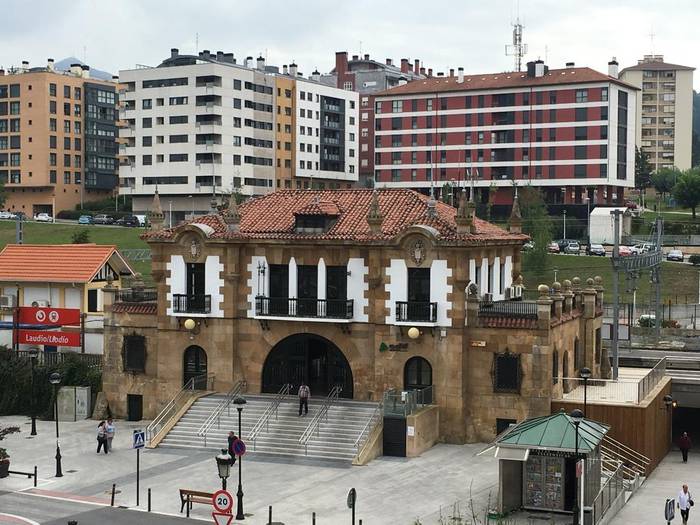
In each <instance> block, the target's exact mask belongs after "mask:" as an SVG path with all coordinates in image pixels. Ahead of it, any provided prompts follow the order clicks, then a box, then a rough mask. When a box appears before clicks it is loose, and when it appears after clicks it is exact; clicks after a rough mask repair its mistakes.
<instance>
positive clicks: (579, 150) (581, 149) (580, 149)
mask: <svg viewBox="0 0 700 525" xmlns="http://www.w3.org/2000/svg"><path fill="white" fill-rule="evenodd" d="M586 150H587V147H586V146H574V158H575V159H576V160H583V159H585V158H586V153H587V152H586Z"/></svg>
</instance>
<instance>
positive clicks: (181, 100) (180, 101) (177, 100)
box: [168, 97, 187, 106]
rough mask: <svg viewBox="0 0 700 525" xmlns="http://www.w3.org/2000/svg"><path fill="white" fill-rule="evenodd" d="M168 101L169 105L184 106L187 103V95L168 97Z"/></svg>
mask: <svg viewBox="0 0 700 525" xmlns="http://www.w3.org/2000/svg"><path fill="white" fill-rule="evenodd" d="M168 102H169V104H170V105H171V106H184V105H185V104H187V97H170V100H169V101H168Z"/></svg>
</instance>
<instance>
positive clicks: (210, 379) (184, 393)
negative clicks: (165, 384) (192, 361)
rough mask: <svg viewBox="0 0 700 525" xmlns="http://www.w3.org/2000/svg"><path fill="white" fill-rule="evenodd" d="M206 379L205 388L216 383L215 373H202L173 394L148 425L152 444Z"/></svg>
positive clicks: (147, 433) (148, 437) (149, 439)
mask: <svg viewBox="0 0 700 525" xmlns="http://www.w3.org/2000/svg"><path fill="white" fill-rule="evenodd" d="M202 379H204V382H205V389H209V385H210V384H212V385H213V384H214V374H202V375H198V376H194V377H192V378H190V380H189V381H187V383H185V386H183V387H182V388H181V389H180V391H179V392H178V393H177V394H175V395H174V396H173V398H172V399H171V400H170V401H168V403H167V404H166V405H165V407H164V408H163V410H161V411H160V412H159V413H158V415H157V416H156V417H155V418H154V419H153V421H151V423H150V424H149V425H148V426H147V427H146V439H147V440H148V443H149V444H150V443H151V441H152V440H153V438H154V437H155V436H156V435H157V434H158V433H159V432H160V431H161V430H162V429H163V427H164V426H165V424H166V423H167V422H168V421H170V420H171V419H172V418H173V417H175V414H177V412H178V411H179V410H180V409H181V408H182V407H183V406H184V404H185V401H186V400H187V399H189V398H190V397H191V396H192V392H194V391H195V390H199V389H198V388H196V387H197V385H198V384H200V382H201V381H202Z"/></svg>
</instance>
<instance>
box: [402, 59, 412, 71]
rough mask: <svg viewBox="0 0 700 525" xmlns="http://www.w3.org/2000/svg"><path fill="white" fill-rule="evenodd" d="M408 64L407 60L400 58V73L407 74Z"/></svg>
mask: <svg viewBox="0 0 700 525" xmlns="http://www.w3.org/2000/svg"><path fill="white" fill-rule="evenodd" d="M410 67H411V66H410V64H409V63H408V59H407V58H402V59H401V73H408V70H409V68H410Z"/></svg>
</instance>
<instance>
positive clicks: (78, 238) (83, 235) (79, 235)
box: [70, 230, 90, 244]
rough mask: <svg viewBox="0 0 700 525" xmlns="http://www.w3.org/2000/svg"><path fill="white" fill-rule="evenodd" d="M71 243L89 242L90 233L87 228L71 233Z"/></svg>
mask: <svg viewBox="0 0 700 525" xmlns="http://www.w3.org/2000/svg"><path fill="white" fill-rule="evenodd" d="M70 242H71V243H73V244H90V234H89V233H88V231H87V230H80V231H77V232H75V233H73V235H72V237H71V240H70Z"/></svg>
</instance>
